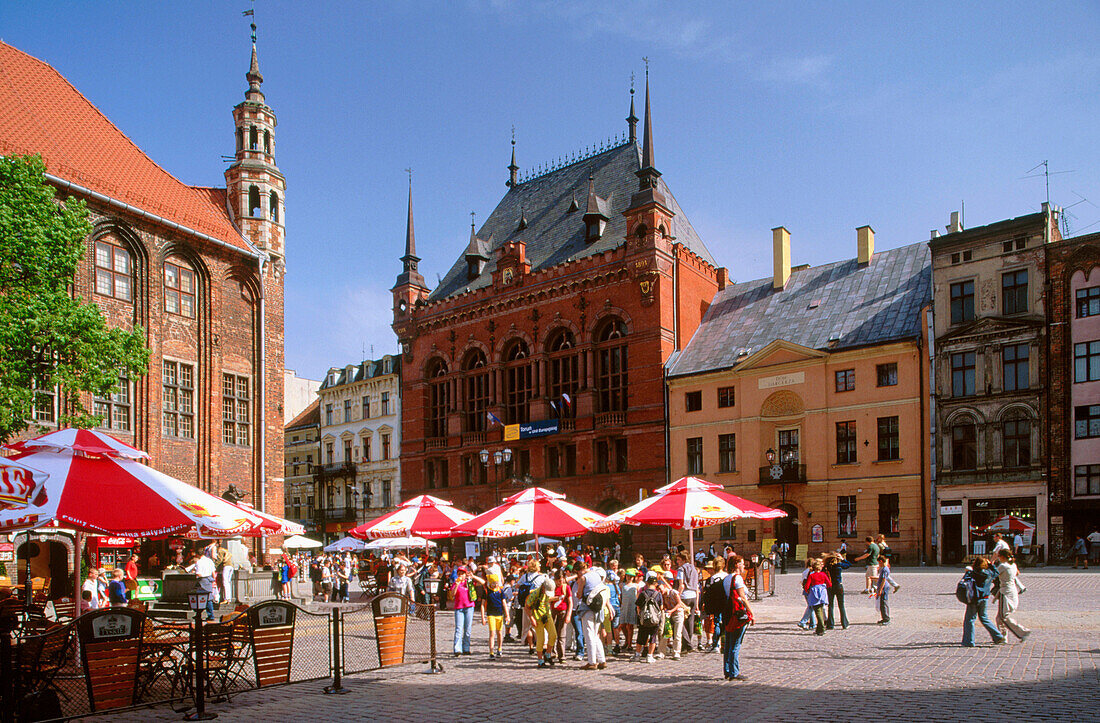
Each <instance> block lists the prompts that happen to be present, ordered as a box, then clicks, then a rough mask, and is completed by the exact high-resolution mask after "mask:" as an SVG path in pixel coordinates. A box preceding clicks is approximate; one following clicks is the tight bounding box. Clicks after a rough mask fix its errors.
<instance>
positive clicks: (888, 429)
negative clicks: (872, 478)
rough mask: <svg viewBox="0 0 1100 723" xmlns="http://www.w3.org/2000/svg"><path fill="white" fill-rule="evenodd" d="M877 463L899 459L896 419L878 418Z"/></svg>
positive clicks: (899, 446) (898, 433) (898, 437)
mask: <svg viewBox="0 0 1100 723" xmlns="http://www.w3.org/2000/svg"><path fill="white" fill-rule="evenodd" d="M878 458H879V461H885V460H890V459H901V434H900V432H899V431H898V418H897V417H879V418H878Z"/></svg>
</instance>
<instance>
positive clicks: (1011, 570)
mask: <svg viewBox="0 0 1100 723" xmlns="http://www.w3.org/2000/svg"><path fill="white" fill-rule="evenodd" d="M996 569H997V579H998V581H999V582H1000V592H999V594H998V598H999V605H998V606H997V620H996V623H997V627H998V628H1000V629H1001V633H1002V634H1004V631H1005V629H1006V628H1007V629H1008V630H1011V631H1012V634H1013V635H1015V636H1016V637H1017V638H1019V639H1020V640H1027V636H1028V635H1030V634H1031V631H1030V630H1028V629H1027V628H1025V627H1023V626H1022V625H1020V624H1019V623H1018V622H1016V617H1015V613H1016V608H1018V607H1020V590H1022V589H1023V585H1021V584H1020V581H1019V579H1018V578H1019V574H1020V571H1019V570H1018V569H1017V567H1016V563H1015V561H1014V560H1013V559H1012V553H1011V552H1010V551H1009V550H1008V549H1000V550H997V561H996Z"/></svg>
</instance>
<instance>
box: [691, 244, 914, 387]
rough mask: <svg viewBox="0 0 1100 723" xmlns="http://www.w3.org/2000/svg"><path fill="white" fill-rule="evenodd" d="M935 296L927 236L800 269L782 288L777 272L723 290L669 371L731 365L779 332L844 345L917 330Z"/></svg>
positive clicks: (797, 339)
mask: <svg viewBox="0 0 1100 723" xmlns="http://www.w3.org/2000/svg"><path fill="white" fill-rule="evenodd" d="M930 303H932V256H931V252H930V250H929V248H928V244H927V243H916V244H912V245H910V246H902V247H901V248H896V249H890V250H888V251H879V252H877V253H876V254H875V255H874V257H873V258H872V259H871V263H870V264H868V265H866V266H864V267H860V266H859V264H858V263H857V261H856V260H855V259H849V260H847V261H838V262H836V263H832V264H826V265H824V266H818V267H816V268H814V267H810V268H808V269H803V270H800V271H794V272H792V273H791V278H790V280H789V281H788V282H787V287H786V288H785V289H783V290H782V291H773V290H772V278H771V277H768V278H766V279H757V280H756V281H746V282H743V283H739V284H732V285H730V286H727V287H726V288H725V289H723V290H722V291H719V292H718V293H717V294H716V295H715V297H714V300H713V302H712V303H711V306H710V308H709V309H708V310H707V313H706V314H705V315H704V317H703V322H702V324H700V326H699V328H698V330H696V332H695V334H694V335H693V336H692V337H691V340H690V341H689V342H688V344H687V346H686V347H684V349H683V351H682V352H681V353H680V354H678V355H676V356H675V357H674V358H673V359H671V360H670V362H669V375H670V376H681V375H685V374H696V373H699V372H705V371H713V370H717V369H728V368H731V367H733V366H735V365H736V364H737V363H738V359H739V357H738V352H740V351H741V350H745V351H746V352H747V355H751V354H753V353H754V352H757V351H759V350H760V349H761V348H763V347H764V346H766V345H768V344H770V343H771V342H773V341H775V340H777V339H782V340H784V341H789V342H793V343H795V344H800V345H802V346H805V347H809V348H811V349H820V350H829V351H836V350H838V349H846V348H852V347H860V346H867V345H870V344H882V343H885V342H889V341H897V340H900V339H910V338H915V337H917V336H919V334H920V315H919V311H920V309H921V308H922V307H924V306H926V305H928V304H930ZM833 337H835V338H836V343H835V344H830V342H829V340H830V339H831V338H833ZM747 355H746V356H747ZM746 356H741V357H740V359H741V360H744V359H745V358H746Z"/></svg>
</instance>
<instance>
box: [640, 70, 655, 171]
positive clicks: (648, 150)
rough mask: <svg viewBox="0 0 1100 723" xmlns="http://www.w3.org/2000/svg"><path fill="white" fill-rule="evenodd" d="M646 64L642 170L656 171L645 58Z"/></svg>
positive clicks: (646, 71) (647, 71)
mask: <svg viewBox="0 0 1100 723" xmlns="http://www.w3.org/2000/svg"><path fill="white" fill-rule="evenodd" d="M642 62H644V63H645V130H644V133H645V136H644V138H643V140H642V170H646V169H652V170H655V169H656V168H657V166H656V165H655V163H654V161H653V118H652V117H651V116H650V114H649V58H648V57H643V58H642Z"/></svg>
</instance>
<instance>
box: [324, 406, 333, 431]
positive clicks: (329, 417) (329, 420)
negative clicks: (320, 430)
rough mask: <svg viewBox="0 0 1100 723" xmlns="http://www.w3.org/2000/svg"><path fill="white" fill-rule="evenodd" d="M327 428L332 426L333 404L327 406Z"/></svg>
mask: <svg viewBox="0 0 1100 723" xmlns="http://www.w3.org/2000/svg"><path fill="white" fill-rule="evenodd" d="M325 426H328V427H331V426H332V405H331V404H326V405H325Z"/></svg>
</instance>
